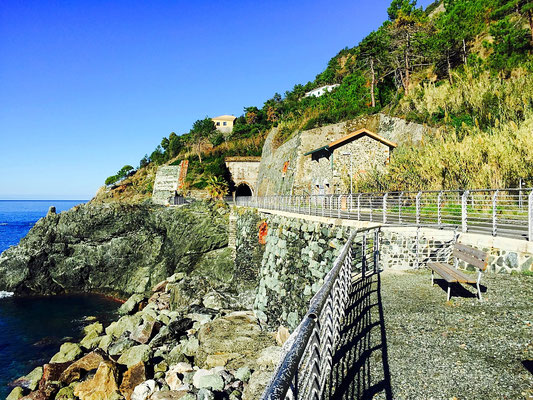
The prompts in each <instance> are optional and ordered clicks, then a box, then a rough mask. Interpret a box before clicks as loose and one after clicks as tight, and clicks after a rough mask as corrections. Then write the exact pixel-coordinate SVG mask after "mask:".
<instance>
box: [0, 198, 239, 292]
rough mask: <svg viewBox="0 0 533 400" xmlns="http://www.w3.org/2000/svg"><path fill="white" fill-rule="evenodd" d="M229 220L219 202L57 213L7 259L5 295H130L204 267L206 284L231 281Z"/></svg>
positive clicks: (0, 273)
mask: <svg viewBox="0 0 533 400" xmlns="http://www.w3.org/2000/svg"><path fill="white" fill-rule="evenodd" d="M228 214H229V211H228V208H227V206H225V205H223V204H222V203H214V202H196V203H193V204H190V205H187V206H183V207H179V208H174V207H173V208H164V207H154V206H150V205H124V204H91V203H89V204H87V205H82V206H77V207H74V208H73V209H71V210H70V211H66V212H62V213H60V214H55V213H52V212H50V213H48V215H47V216H46V217H45V218H42V219H40V220H39V221H38V222H37V223H36V224H35V226H34V227H33V228H32V229H31V231H30V232H29V233H28V235H27V236H26V237H25V238H24V239H22V240H21V242H20V244H19V245H18V246H14V247H11V248H9V249H8V250H6V251H5V252H3V253H2V254H1V255H0V290H7V291H11V292H15V293H16V294H57V293H63V292H99V293H104V294H110V295H115V296H118V297H127V296H129V295H131V294H133V293H145V292H147V291H148V290H149V289H150V288H151V287H152V286H153V285H154V284H155V283H158V282H160V281H162V280H164V279H165V278H166V277H168V276H170V275H172V274H174V273H175V272H184V273H186V274H188V275H189V274H192V272H193V271H194V269H195V268H196V266H197V265H198V266H199V267H201V269H202V275H203V276H204V277H206V279H210V277H212V278H213V279H216V280H219V278H220V275H224V280H225V282H226V283H228V282H229V281H231V279H232V276H233V270H232V268H233V263H232V262H231V260H230V261H229V262H228V260H229V258H230V255H231V254H230V252H229V251H224V250H225V249H226V247H227V241H228V234H227V229H228V228H227V226H228V223H227V220H228ZM206 258H207V259H209V265H208V266H206V265H205V260H206ZM211 271H212V272H213V274H211V275H210V272H211ZM192 275H194V274H192ZM204 286H205V285H204Z"/></svg>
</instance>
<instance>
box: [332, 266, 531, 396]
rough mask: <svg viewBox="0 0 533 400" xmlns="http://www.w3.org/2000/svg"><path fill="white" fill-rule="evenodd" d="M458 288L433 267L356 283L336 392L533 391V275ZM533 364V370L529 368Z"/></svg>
mask: <svg viewBox="0 0 533 400" xmlns="http://www.w3.org/2000/svg"><path fill="white" fill-rule="evenodd" d="M482 285H485V286H486V292H485V293H483V301H482V302H479V301H478V300H477V299H476V298H475V295H474V293H475V290H474V288H472V287H469V288H468V290H467V289H464V288H462V287H461V286H457V287H454V288H453V289H452V299H451V301H450V302H446V286H445V285H444V283H443V282H440V281H439V280H436V285H435V286H433V287H432V286H431V274H430V273H429V271H413V272H384V273H382V274H381V275H380V276H379V277H378V276H373V277H371V278H366V279H362V280H360V281H359V282H357V283H356V284H355V286H354V287H355V290H354V294H353V296H352V305H351V306H350V308H349V310H348V315H347V316H346V318H345V327H344V331H343V342H342V343H341V345H340V346H339V347H338V348H337V349H336V353H335V358H334V362H335V365H334V368H333V372H332V377H331V379H330V382H332V384H331V386H332V387H331V388H330V395H329V397H330V398H333V399H356V398H360V399H402V400H404V399H435V400H436V399H439V400H440V399H458V400H466V399H476V400H477V399H513V400H514V399H527V400H529V399H533V367H532V365H531V364H533V277H530V276H509V275H485V276H484V277H483V278H482ZM528 368H529V371H528Z"/></svg>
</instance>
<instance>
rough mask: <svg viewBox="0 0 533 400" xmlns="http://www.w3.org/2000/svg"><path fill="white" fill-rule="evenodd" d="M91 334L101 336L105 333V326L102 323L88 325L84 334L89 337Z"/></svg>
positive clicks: (84, 329)
mask: <svg viewBox="0 0 533 400" xmlns="http://www.w3.org/2000/svg"><path fill="white" fill-rule="evenodd" d="M91 332H95V333H96V334H97V335H101V334H102V333H103V332H104V326H103V325H102V324H101V323H100V322H95V323H94V324H90V325H87V326H86V327H85V328H83V334H84V335H88V334H89V333H91Z"/></svg>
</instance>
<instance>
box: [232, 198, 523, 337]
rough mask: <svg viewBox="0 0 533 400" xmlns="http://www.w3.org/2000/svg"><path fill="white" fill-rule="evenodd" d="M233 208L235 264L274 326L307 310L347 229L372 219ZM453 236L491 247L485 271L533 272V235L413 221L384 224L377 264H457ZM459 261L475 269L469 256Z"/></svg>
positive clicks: (403, 267) (403, 266) (257, 306)
mask: <svg viewBox="0 0 533 400" xmlns="http://www.w3.org/2000/svg"><path fill="white" fill-rule="evenodd" d="M235 215H236V218H237V221H236V227H237V228H236V231H237V235H236V253H237V255H236V271H240V272H237V273H240V274H247V278H248V279H249V280H250V281H251V280H255V282H256V295H255V301H254V309H255V310H256V313H257V315H258V316H259V317H260V319H261V320H262V321H263V322H266V323H267V325H268V326H270V327H271V328H277V327H278V326H279V325H284V326H287V327H289V329H291V330H293V329H294V328H295V327H296V326H297V325H298V323H299V322H300V320H301V318H302V317H303V316H304V315H305V313H306V311H307V309H308V307H309V301H310V300H311V298H312V296H313V295H314V294H315V293H316V292H317V291H318V290H319V288H320V287H321V285H322V284H323V278H324V276H325V275H326V274H327V272H328V271H329V270H330V268H331V267H332V266H333V262H334V260H335V258H336V257H337V255H338V254H339V252H340V250H341V248H342V246H343V245H344V243H345V242H346V240H347V238H348V236H349V233H350V231H351V230H352V229H357V228H364V227H366V226H368V223H358V222H357V221H349V220H339V219H332V218H323V217H313V216H311V217H309V216H299V215H295V214H289V213H278V212H273V213H265V212H259V211H257V210H253V209H246V208H237V209H236V210H235ZM262 222H266V223H267V224H268V233H267V235H266V237H265V239H266V240H265V244H260V243H259V226H260V225H261V223H262ZM364 224H366V225H364ZM455 240H457V241H458V242H460V243H464V244H466V245H469V246H472V247H475V248H478V249H481V250H483V251H486V252H488V253H489V268H488V269H487V272H493V273H512V272H524V271H529V272H533V244H532V243H530V242H527V241H520V240H514V239H505V238H492V237H490V236H486V235H474V234H470V233H459V232H454V231H447V230H439V229H430V228H420V229H417V228H414V227H386V226H383V227H382V233H381V235H380V265H381V267H382V268H383V269H400V270H406V269H416V268H425V267H427V263H428V262H429V261H438V262H447V263H450V264H453V256H452V246H453V243H454V242H455ZM417 244H418V245H417ZM354 267H355V268H357V265H354ZM459 267H460V268H462V269H466V270H472V269H473V267H472V266H469V265H465V264H464V263H460V264H459ZM250 274H251V275H250Z"/></svg>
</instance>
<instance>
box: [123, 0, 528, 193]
mask: <svg viewBox="0 0 533 400" xmlns="http://www.w3.org/2000/svg"><path fill="white" fill-rule="evenodd" d="M532 12H533V1H526V0H511V1H504V0H444V1H437V2H435V3H434V4H432V5H431V6H429V7H428V8H427V9H426V10H422V9H421V8H418V7H417V5H416V0H393V1H392V2H391V4H390V7H389V9H388V15H389V19H388V20H387V21H385V22H384V23H383V24H382V25H381V26H380V27H379V28H378V29H377V30H376V31H374V32H372V33H370V34H369V35H368V36H367V37H365V38H364V39H363V40H362V41H361V42H360V43H359V44H358V45H357V46H355V47H352V48H345V49H343V50H341V51H340V52H339V53H338V54H337V55H336V56H335V57H333V58H332V59H331V60H330V61H329V62H328V65H327V67H326V69H325V70H324V71H323V72H322V73H320V74H318V75H317V76H316V78H315V80H314V81H312V82H308V83H306V84H305V85H302V84H297V85H295V86H294V87H293V88H292V89H291V90H288V91H286V92H285V93H284V95H283V96H282V95H280V94H278V93H276V94H274V96H273V97H272V98H270V99H268V100H267V101H265V103H264V104H263V106H261V107H258V106H249V107H245V108H244V112H243V115H241V116H239V117H238V118H237V120H236V122H235V126H234V129H233V132H231V133H230V134H227V135H223V134H221V133H219V132H218V131H216V130H215V127H214V125H213V123H212V121H211V120H210V119H209V118H207V117H206V118H204V119H201V120H198V121H196V122H195V124H194V125H193V127H192V128H191V130H190V131H189V132H187V133H185V134H182V135H177V134H175V133H171V134H170V135H169V136H168V137H165V138H163V140H162V142H161V144H160V145H159V146H158V147H157V148H156V149H155V150H154V151H153V152H152V153H151V154H150V155H146V156H145V157H144V158H143V159H142V160H141V163H140V169H139V170H138V171H137V173H136V174H135V175H137V174H141V173H143V172H141V171H142V170H143V169H146V168H150V167H151V168H153V167H154V166H157V165H160V164H163V163H179V162H181V160H183V159H188V160H189V162H190V164H189V174H188V177H187V183H188V187H189V188H199V189H201V188H204V187H205V186H206V184H207V183H206V182H207V180H208V179H209V177H210V176H219V177H222V178H224V179H226V180H228V179H229V175H228V171H227V170H226V168H225V166H224V162H223V161H224V157H226V156H235V155H243V156H245V155H260V153H261V148H262V144H263V142H264V138H265V136H266V133H267V132H268V131H269V130H270V129H271V128H272V127H276V126H277V127H279V129H278V130H277V131H278V134H277V136H276V138H275V144H276V145H280V144H282V143H284V142H285V141H286V140H288V139H289V138H290V137H291V136H292V135H293V134H294V132H296V131H298V130H306V129H311V128H315V127H319V126H323V125H327V124H331V123H336V122H340V121H344V120H348V119H352V118H355V117H358V116H360V115H363V114H372V113H376V112H386V113H389V114H391V115H394V116H398V117H402V118H406V119H408V120H412V121H416V122H419V123H424V124H428V125H431V126H434V127H438V128H439V129H436V130H435V131H436V132H437V133H435V134H434V135H433V136H428V137H425V138H424V140H423V142H422V143H421V144H420V145H419V146H404V147H399V148H398V149H397V150H396V151H395V153H394V154H393V157H392V160H391V164H390V168H388V170H387V171H386V172H385V173H378V172H373V171H371V172H369V173H368V174H367V176H366V177H365V178H364V179H363V180H360V181H358V182H357V185H358V189H359V190H417V189H441V188H445V189H451V188H462V187H467V186H468V187H502V186H506V187H512V186H517V184H518V180H519V179H522V180H523V181H525V182H526V184H528V185H533V159H532V156H531V154H532V151H531V150H533V148H532V146H533V144H532V142H533V141H532V140H530V139H529V135H530V132H531V128H533V113H532V105H533V77H532V74H531V72H532V69H533V62H532V61H533V59H532V53H531V52H532V49H533V18H532ZM335 83H336V84H339V86H338V87H337V88H336V89H335V90H333V91H332V92H331V93H326V94H324V95H322V96H320V97H313V96H310V97H305V93H306V92H308V91H310V90H312V89H314V88H317V87H320V86H322V85H326V84H335ZM135 175H134V176H135ZM144 176H145V177H149V176H152V175H151V174H147V173H144ZM131 179H132V177H131V176H130V177H128V178H125V179H124V180H123V181H122V182H121V184H122V186H124V185H126V186H128V185H129V183H128V182H130V181H131ZM152 179H153V178H152ZM139 184H141V185H144V186H143V187H144V189H142V190H147V189H148V188H150V185H151V183H150V179H148V178H147V179H145V180H141V183H139ZM127 190H129V189H127V188H126V189H123V191H126V192H127ZM136 190H139V189H136Z"/></svg>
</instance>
